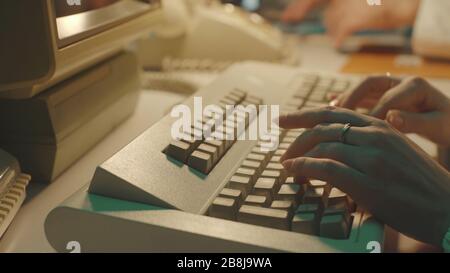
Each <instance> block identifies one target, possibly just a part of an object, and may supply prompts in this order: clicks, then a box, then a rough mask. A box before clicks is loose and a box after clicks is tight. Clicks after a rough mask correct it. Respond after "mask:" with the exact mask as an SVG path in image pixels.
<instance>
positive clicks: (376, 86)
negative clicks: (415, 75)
mask: <svg viewBox="0 0 450 273" xmlns="http://www.w3.org/2000/svg"><path fill="white" fill-rule="evenodd" d="M399 83H400V80H399V79H396V78H392V77H389V76H371V77H368V78H367V79H365V80H364V81H362V82H361V83H360V84H359V85H358V86H356V87H355V88H354V89H353V90H351V91H350V92H349V93H347V94H345V95H344V97H343V99H342V101H341V102H340V105H339V106H341V107H344V108H348V109H355V108H356V107H357V106H358V103H359V102H360V101H361V100H363V99H364V98H365V97H367V96H368V95H372V97H378V98H380V97H381V96H382V95H383V94H384V93H385V92H386V91H387V90H389V89H391V88H392V87H393V86H397V85H398V84H399Z"/></svg>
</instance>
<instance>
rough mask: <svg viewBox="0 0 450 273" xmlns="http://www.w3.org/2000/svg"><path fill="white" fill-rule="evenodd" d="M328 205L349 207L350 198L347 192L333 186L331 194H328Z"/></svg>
mask: <svg viewBox="0 0 450 273" xmlns="http://www.w3.org/2000/svg"><path fill="white" fill-rule="evenodd" d="M327 206H331V207H339V208H345V209H349V208H350V202H349V198H348V196H347V194H345V193H344V192H342V191H340V190H339V189H337V188H332V189H331V191H330V194H329V195H328V204H327Z"/></svg>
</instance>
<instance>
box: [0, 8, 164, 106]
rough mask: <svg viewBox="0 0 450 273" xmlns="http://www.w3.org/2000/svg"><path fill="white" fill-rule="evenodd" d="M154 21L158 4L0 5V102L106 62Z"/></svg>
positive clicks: (159, 14) (27, 95)
mask: <svg viewBox="0 0 450 273" xmlns="http://www.w3.org/2000/svg"><path fill="white" fill-rule="evenodd" d="M159 20H162V12H161V3H160V0H33V1H29V0H14V1H0V41H2V42H1V43H0V49H1V50H0V59H1V60H2V62H1V64H0V72H1V73H0V97H3V98H15V99H18V98H30V97H32V96H34V95H36V94H38V93H40V92H42V91H43V90H45V89H46V88H48V87H50V86H52V85H54V84H55V83H57V82H60V81H62V80H64V79H65V78H67V77H69V76H71V75H73V74H74V73H77V72H79V71H81V70H82V69H85V68H86V67H88V66H91V65H93V64H95V63H97V62H99V61H101V60H104V59H105V58H108V57H109V56H111V55H112V54H113V53H115V52H117V51H119V50H121V48H123V47H125V46H126V45H127V44H128V43H129V42H131V41H132V40H135V39H136V38H138V37H139V36H140V35H144V34H145V32H146V31H148V30H149V29H150V28H151V27H152V26H153V25H155V24H156V23H157V22H159ZM12 49H14V50H12Z"/></svg>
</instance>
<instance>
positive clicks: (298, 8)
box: [281, 0, 322, 22]
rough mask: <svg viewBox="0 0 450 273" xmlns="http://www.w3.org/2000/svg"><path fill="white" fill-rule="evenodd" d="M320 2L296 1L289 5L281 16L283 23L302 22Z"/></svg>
mask: <svg viewBox="0 0 450 273" xmlns="http://www.w3.org/2000/svg"><path fill="white" fill-rule="evenodd" d="M320 2H322V1H321V0H297V1H295V2H294V3H292V4H290V5H289V6H288V7H287V8H286V9H285V10H284V12H283V14H282V15H281V19H282V20H283V21H285V22H298V21H301V20H303V19H304V18H305V17H306V15H307V14H308V13H309V12H310V11H311V10H312V9H314V8H315V7H316V6H317V5H319V4H320Z"/></svg>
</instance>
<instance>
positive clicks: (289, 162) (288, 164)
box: [281, 159, 294, 171]
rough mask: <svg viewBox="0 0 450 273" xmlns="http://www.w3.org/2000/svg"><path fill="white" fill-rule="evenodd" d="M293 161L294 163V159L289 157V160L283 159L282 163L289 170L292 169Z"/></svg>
mask: <svg viewBox="0 0 450 273" xmlns="http://www.w3.org/2000/svg"><path fill="white" fill-rule="evenodd" d="M293 163H294V160H292V159H289V160H286V161H283V162H282V163H281V165H283V167H284V169H285V170H287V171H289V170H290V169H291V167H292V164H293Z"/></svg>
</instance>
